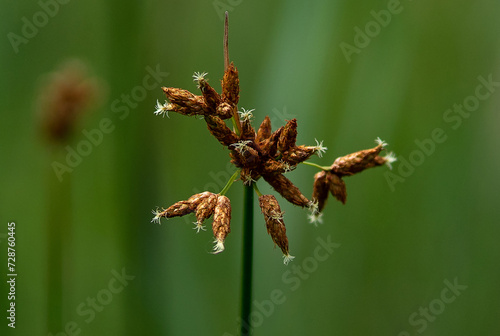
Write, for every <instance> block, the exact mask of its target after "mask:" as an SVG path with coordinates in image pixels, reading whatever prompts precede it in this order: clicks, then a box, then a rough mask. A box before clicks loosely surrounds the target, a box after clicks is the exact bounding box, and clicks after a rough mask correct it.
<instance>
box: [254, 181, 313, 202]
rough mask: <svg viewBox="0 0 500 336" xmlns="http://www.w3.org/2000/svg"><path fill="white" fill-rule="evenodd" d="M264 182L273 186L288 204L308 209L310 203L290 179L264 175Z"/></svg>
mask: <svg viewBox="0 0 500 336" xmlns="http://www.w3.org/2000/svg"><path fill="white" fill-rule="evenodd" d="M262 177H264V180H266V182H267V183H269V184H270V185H271V187H273V188H274V190H276V191H277V192H278V193H279V194H280V195H281V196H283V197H284V198H285V199H286V200H287V201H288V202H290V203H292V204H295V205H298V206H301V207H307V206H308V205H309V204H310V201H309V200H308V199H307V198H306V197H305V196H304V195H302V193H301V192H300V190H299V188H297V187H296V186H295V185H294V184H293V183H292V182H291V181H290V180H289V179H287V178H286V177H285V176H284V175H282V174H266V175H263V176H262Z"/></svg>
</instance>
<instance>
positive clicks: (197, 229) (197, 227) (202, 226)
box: [193, 222, 207, 233]
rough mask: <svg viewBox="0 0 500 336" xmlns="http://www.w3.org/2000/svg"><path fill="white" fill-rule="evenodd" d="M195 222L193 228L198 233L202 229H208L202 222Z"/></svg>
mask: <svg viewBox="0 0 500 336" xmlns="http://www.w3.org/2000/svg"><path fill="white" fill-rule="evenodd" d="M193 224H194V225H195V227H194V228H193V230H196V233H200V230H202V231H207V229H205V225H202V223H200V222H194V223H193Z"/></svg>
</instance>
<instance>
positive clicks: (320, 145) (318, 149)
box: [314, 139, 328, 157]
mask: <svg viewBox="0 0 500 336" xmlns="http://www.w3.org/2000/svg"><path fill="white" fill-rule="evenodd" d="M314 141H316V146H314V150H315V151H316V154H318V156H319V157H323V153H324V152H326V150H327V149H328V148H326V147H324V146H323V140H321V142H319V141H318V140H317V139H314Z"/></svg>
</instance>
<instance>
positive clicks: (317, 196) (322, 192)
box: [312, 170, 329, 212]
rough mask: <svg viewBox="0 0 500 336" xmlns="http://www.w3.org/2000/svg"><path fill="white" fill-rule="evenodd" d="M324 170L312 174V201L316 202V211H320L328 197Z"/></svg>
mask: <svg viewBox="0 0 500 336" xmlns="http://www.w3.org/2000/svg"><path fill="white" fill-rule="evenodd" d="M326 175H327V173H326V171H324V170H322V171H320V172H318V173H316V175H314V184H313V194H312V200H313V202H318V212H322V211H323V208H324V207H325V204H326V200H327V199H328V191H329V188H328V181H327V177H326Z"/></svg>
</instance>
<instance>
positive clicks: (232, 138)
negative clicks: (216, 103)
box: [205, 116, 238, 147]
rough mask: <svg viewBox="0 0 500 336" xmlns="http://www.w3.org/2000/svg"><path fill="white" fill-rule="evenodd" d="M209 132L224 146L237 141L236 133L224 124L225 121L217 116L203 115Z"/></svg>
mask: <svg viewBox="0 0 500 336" xmlns="http://www.w3.org/2000/svg"><path fill="white" fill-rule="evenodd" d="M205 121H206V122H207V127H208V130H209V131H210V133H212V135H213V136H214V137H215V138H216V139H217V140H219V142H220V143H221V144H222V145H224V146H226V147H227V146H229V145H231V144H233V143H235V142H237V141H238V137H237V136H236V134H235V133H234V132H233V131H231V130H230V129H229V127H227V126H226V123H225V122H224V121H222V119H221V118H219V117H217V116H205Z"/></svg>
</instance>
